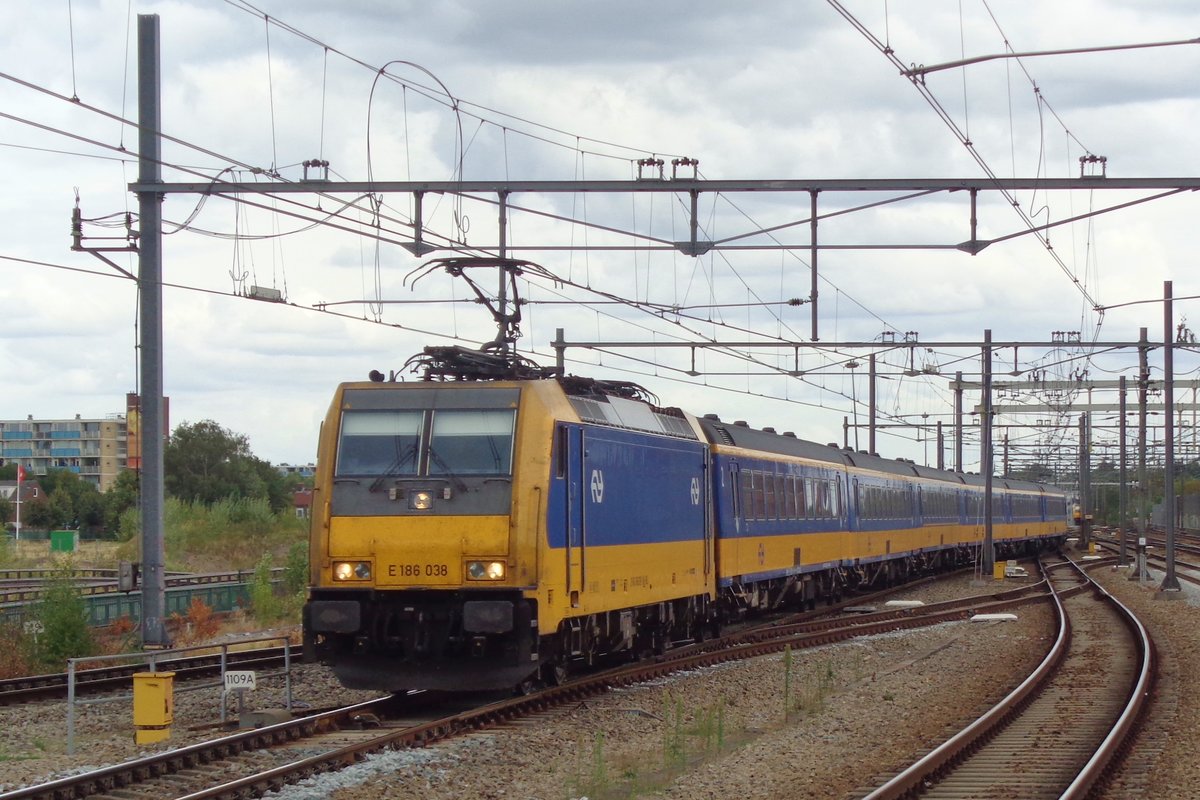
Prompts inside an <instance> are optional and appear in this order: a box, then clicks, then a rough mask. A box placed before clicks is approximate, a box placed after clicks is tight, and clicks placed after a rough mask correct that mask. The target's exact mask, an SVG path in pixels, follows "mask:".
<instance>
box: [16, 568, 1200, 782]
mask: <svg viewBox="0 0 1200 800" xmlns="http://www.w3.org/2000/svg"><path fill="white" fill-rule="evenodd" d="M1093 574H1094V576H1095V577H1096V578H1098V579H1099V580H1100V582H1101V583H1102V584H1103V585H1104V586H1105V587H1106V588H1107V589H1108V591H1110V592H1111V593H1112V594H1113V595H1114V596H1116V597H1117V598H1118V599H1119V600H1121V601H1122V602H1123V603H1125V604H1126V605H1127V606H1129V607H1130V608H1131V609H1133V610H1134V611H1135V613H1137V614H1138V615H1139V616H1140V617H1141V619H1142V620H1143V621H1144V622H1145V624H1146V625H1147V627H1148V628H1149V629H1150V631H1151V634H1152V635H1153V636H1154V637H1155V639H1156V641H1157V643H1158V650H1159V655H1160V658H1161V660H1162V664H1163V666H1162V679H1161V680H1160V683H1159V686H1158V689H1157V692H1156V696H1155V698H1154V700H1153V703H1152V706H1151V713H1152V715H1153V716H1152V718H1151V721H1150V723H1149V724H1148V725H1146V726H1145V727H1144V729H1143V731H1142V733H1141V735H1140V737H1139V740H1138V742H1137V744H1136V745H1135V747H1134V752H1133V755H1132V756H1131V757H1130V758H1129V759H1128V761H1127V762H1126V764H1125V766H1124V767H1123V768H1122V769H1121V770H1120V771H1119V773H1118V774H1117V776H1116V777H1115V779H1114V780H1113V782H1112V784H1111V785H1110V787H1109V788H1108V790H1107V794H1106V795H1105V796H1106V797H1108V798H1113V800H1115V799H1116V798H1137V797H1146V798H1153V797H1164V796H1165V797H1181V796H1187V793H1188V792H1191V791H1193V788H1194V787H1195V786H1196V785H1198V782H1200V764H1198V763H1197V762H1196V761H1195V759H1194V757H1193V754H1194V749H1195V746H1196V744H1197V743H1198V742H1200V708H1198V707H1197V706H1200V675H1193V674H1192V671H1191V670H1190V665H1191V664H1194V663H1196V659H1197V658H1198V657H1200V608H1197V603H1198V602H1200V601H1198V600H1197V597H1196V595H1195V594H1194V592H1193V591H1192V590H1189V589H1185V590H1184V591H1182V592H1179V593H1172V594H1171V595H1169V596H1170V597H1172V598H1173V599H1159V598H1161V597H1162V596H1163V594H1162V593H1161V592H1159V591H1158V587H1159V584H1160V583H1161V579H1162V575H1161V573H1160V572H1158V571H1154V572H1153V573H1152V578H1151V580H1150V581H1148V582H1131V581H1129V580H1127V575H1128V570H1125V569H1122V570H1114V569H1111V568H1109V567H1101V568H1097V569H1094V570H1093ZM1026 582H1032V579H1016V580H1013V579H1010V580H1006V581H1005V582H1004V583H1003V584H1002V588H1011V587H1012V586H1015V585H1020V584H1021V583H1026ZM996 589H997V585H996V584H995V583H993V582H990V581H988V582H979V581H973V580H971V579H970V578H967V577H958V578H953V579H947V580H943V581H941V582H939V583H937V584H935V585H934V586H932V587H926V588H920V589H914V590H911V591H910V592H908V593H906V594H905V595H904V597H906V598H914V599H921V600H924V601H925V602H927V603H933V602H939V601H942V600H949V599H953V598H958V597H964V596H969V595H976V594H983V593H991V592H993V591H995V590H996ZM1015 613H1016V614H1017V620H1015V621H1010V622H993V623H970V622H960V623H949V624H944V625H939V626H936V627H933V628H925V629H918V630H913V631H902V632H896V633H892V634H886V635H881V636H874V637H870V638H867V639H861V640H857V641H853V642H849V643H843V644H838V645H830V646H827V647H822V648H818V649H815V650H804V651H797V652H793V653H791V654H790V655H773V656H764V657H759V658H756V659H753V660H749V661H744V662H737V663H733V664H724V665H721V666H719V667H713V668H709V669H704V670H697V671H694V672H689V673H680V674H676V675H673V676H671V677H669V678H666V679H662V680H660V681H658V682H655V683H652V684H645V685H641V686H637V687H633V688H628V689H623V690H620V691H614V692H611V693H609V694H607V695H603V696H600V697H597V698H592V699H588V700H587V701H585V702H583V703H581V704H579V705H577V706H574V707H569V708H562V709H556V710H553V711H549V712H546V713H544V714H542V715H541V716H538V717H534V718H531V719H526V720H522V721H520V722H518V723H514V724H510V725H506V726H503V727H500V728H496V729H492V730H488V731H482V732H479V733H476V734H473V735H470V736H467V737H463V738H458V739H454V740H451V741H448V742H443V743H438V744H435V745H433V746H431V747H428V748H425V749H422V750H418V751H399V752H391V753H385V754H381V755H379V756H376V757H372V758H368V759H367V760H365V761H364V762H362V763H360V764H357V765H355V766H353V767H351V768H349V769H346V770H343V771H341V772H338V773H332V774H328V775H322V776H317V777H316V778H313V779H311V780H310V781H308V782H306V783H304V784H300V785H298V786H293V787H289V788H288V789H286V790H284V791H283V792H281V793H279V794H278V795H275V796H278V797H283V798H288V799H289V800H291V799H292V798H297V799H299V800H303V799H304V798H326V797H329V798H335V800H360V799H361V800H367V799H368V798H370V800H378V799H381V798H382V799H384V800H387V799H390V798H396V800H399V798H413V797H419V798H423V799H427V800H441V799H442V798H446V800H449V799H450V798H454V799H455V800H458V798H505V799H508V798H522V799H523V798H530V799H534V800H571V799H575V798H579V799H581V798H588V799H589V800H601V799H602V798H614V797H659V798H672V799H676V800H684V799H685V798H686V799H687V800H693V799H695V800H700V799H702V798H714V799H715V798H721V799H722V800H724V798H727V797H734V796H736V797H740V798H763V799H764V800H766V799H773V798H779V799H780V800H782V799H783V798H788V799H789V800H790V799H791V798H797V797H800V798H835V799H839V800H840V798H851V797H861V796H862V795H863V794H864V793H865V792H867V791H869V790H870V789H871V788H872V787H873V786H875V785H877V784H878V783H879V782H880V781H881V780H882V779H883V778H885V777H886V776H887V775H889V774H891V773H892V772H894V771H895V770H897V769H899V768H901V767H903V766H905V765H907V764H908V763H910V762H911V761H912V760H913V759H914V758H915V757H916V756H918V755H919V754H921V753H922V752H924V751H925V750H927V749H929V748H930V747H932V746H934V745H935V744H937V743H939V742H940V741H941V740H942V739H943V738H945V736H946V735H947V734H948V733H950V732H953V731H954V730H956V729H958V728H959V727H961V726H962V725H964V724H965V723H966V722H968V721H969V720H971V719H974V718H975V717H976V716H978V715H979V714H980V713H981V712H982V711H983V710H985V709H986V708H987V707H989V706H990V705H991V704H993V703H995V702H996V701H997V700H999V699H1000V698H1001V697H1002V696H1004V695H1005V694H1007V693H1008V691H1010V690H1011V688H1012V687H1013V686H1015V685H1016V683H1017V682H1018V681H1019V680H1021V679H1022V678H1023V677H1024V676H1025V675H1026V674H1027V673H1028V672H1029V670H1031V669H1032V668H1033V666H1034V665H1035V664H1036V663H1037V662H1038V661H1039V660H1040V659H1041V656H1042V653H1043V652H1044V651H1045V649H1046V647H1047V645H1048V641H1049V637H1050V636H1051V615H1050V612H1049V610H1047V609H1045V608H1042V607H1041V606H1025V607H1021V608H1018V609H1016V610H1015ZM211 691H212V692H217V691H218V690H216V689H213V690H211ZM293 694H294V697H295V699H296V700H297V702H300V703H307V704H310V705H313V706H316V705H320V706H322V707H326V706H331V705H334V704H336V703H341V702H352V701H354V700H360V699H367V698H368V697H370V696H372V695H371V694H370V693H365V692H350V691H347V690H343V689H340V688H338V687H337V685H336V682H335V681H334V680H333V679H332V677H331V675H330V674H329V673H328V672H327V671H326V670H324V669H323V668H320V667H316V666H301V667H298V668H296V672H295V675H294V689H293ZM214 696H215V695H212V694H210V693H209V692H193V693H187V694H181V695H177V696H176V701H175V703H176V705H175V717H176V723H175V729H174V735H173V737H172V740H171V741H170V742H169V743H167V744H166V745H161V746H154V747H137V746H135V745H134V744H133V742H132V731H131V725H130V708H129V705H128V702H127V701H121V702H112V703H106V704H98V705H91V706H87V707H86V708H84V709H83V710H82V711H81V713H80V714H79V718H78V722H77V737H78V739H77V742H78V743H77V751H76V752H77V755H75V756H71V757H67V756H65V727H64V726H65V707H64V704H63V703H61V702H58V703H39V704H37V705H36V706H25V707H22V708H4V709H0V725H3V726H4V730H5V732H6V736H5V737H4V738H3V739H0V787H2V788H16V787H19V786H23V785H27V784H29V783H31V782H37V781H42V780H47V779H49V778H51V777H54V776H58V775H62V774H65V773H66V772H67V771H79V770H82V769H86V768H88V767H89V766H94V765H100V764H107V763H114V762H116V761H120V760H125V759H128V758H133V757H136V756H138V755H142V754H145V753H147V752H150V751H152V750H157V749H164V748H165V747H169V746H179V745H180V744H185V743H190V742H193V741H199V740H200V739H202V738H205V737H208V736H211V735H212V734H213V731H212V730H196V731H188V730H187V728H188V727H189V726H198V725H201V724H204V723H211V722H213V721H214V720H215V718H216V712H217V710H218V709H219V706H216V705H215V703H214ZM247 696H248V697H252V702H253V704H254V706H255V707H258V708H262V707H269V706H276V705H281V699H282V695H281V691H280V690H279V689H270V688H268V689H267V690H266V691H264V690H262V689H260V690H259V691H258V692H256V693H253V694H251V693H247Z"/></svg>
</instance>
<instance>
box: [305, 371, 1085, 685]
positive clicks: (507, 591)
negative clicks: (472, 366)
mask: <svg viewBox="0 0 1200 800" xmlns="http://www.w3.org/2000/svg"><path fill="white" fill-rule="evenodd" d="M427 350H428V348H427ZM436 374H437V376H438V377H437V378H436V379H430V378H429V377H428V375H427V377H426V378H425V379H418V380H411V381H406V380H402V379H398V378H397V377H396V376H395V375H394V374H393V375H392V376H391V377H389V378H385V377H384V376H383V375H382V374H380V373H373V374H372V376H371V379H370V380H368V381H361V382H348V383H343V384H341V385H339V386H338V387H337V389H336V391H335V393H334V395H333V398H332V401H331V403H330V406H329V410H328V413H327V415H326V416H325V419H324V422H323V423H322V426H321V433H320V437H319V443H318V453H317V469H316V475H315V486H314V490H313V504H312V515H311V528H310V537H309V539H310V575H309V577H310V586H309V591H308V599H307V602H306V603H305V606H304V611H303V632H304V648H305V654H306V658H311V659H314V660H319V661H321V662H322V663H325V664H328V665H330V666H331V667H332V669H333V671H334V672H335V674H336V675H337V677H338V679H339V680H340V682H341V683H342V684H343V685H345V686H347V687H351V688H364V689H376V690H384V691H392V692H398V691H404V690H411V689H429V690H447V691H474V690H497V689H510V688H521V687H524V688H528V687H531V686H535V685H539V684H542V683H560V682H562V681H563V680H565V679H567V678H568V677H569V676H570V674H571V673H572V672H574V671H576V670H578V669H582V668H584V667H586V666H588V665H592V664H596V663H597V662H601V661H606V660H610V659H617V658H631V659H632V658H639V657H644V656H645V655H647V654H653V653H662V652H664V651H665V650H667V649H668V648H671V647H673V646H677V645H679V644H680V643H685V642H695V641H698V640H701V639H704V638H705V637H708V636H711V635H714V634H716V633H717V632H718V631H719V630H720V628H721V626H722V625H725V624H727V623H730V622H731V621H734V620H738V619H741V618H743V617H746V616H747V615H751V614H754V613H757V612H764V611H768V610H771V609H778V608H788V607H794V608H812V607H815V606H816V605H817V604H819V603H822V602H832V601H834V600H837V599H840V598H842V597H844V596H848V595H850V593H853V592H856V591H861V590H864V589H867V588H871V587H881V588H882V587H884V586H889V585H895V584H897V583H899V582H902V581H906V580H908V579H910V578H912V577H915V576H918V575H924V574H930V573H933V572H935V571H937V570H943V569H947V568H952V567H955V566H962V565H968V564H971V563H973V562H974V563H978V562H979V557H980V551H981V547H982V544H983V541H984V535H985V513H984V512H985V509H984V498H985V481H984V478H983V477H982V476H980V475H975V474H964V473H957V472H949V471H941V470H937V469H931V468H928V467H925V466H921V465H919V464H916V463H914V462H912V461H909V460H903V459H894V460H893V459H885V458H882V457H880V456H878V455H874V454H871V453H866V452H862V451H854V450H851V449H847V448H842V447H838V446H836V445H834V444H819V443H817V442H813V441H807V440H805V439H801V438H799V437H797V436H796V435H795V434H794V433H792V432H784V433H778V432H776V431H775V430H773V429H771V428H763V429H755V428H752V427H750V426H749V425H747V424H746V423H745V422H742V421H736V422H726V421H722V420H721V419H719V418H718V417H716V416H714V415H708V416H699V417H698V416H695V415H693V414H691V413H688V412H686V411H683V410H681V409H678V408H674V407H664V406H661V405H659V404H658V401H657V398H655V397H654V396H652V395H650V394H649V393H647V392H645V390H643V389H641V388H640V387H638V386H636V384H631V383H626V382H620V381H601V380H593V379H588V378H581V377H576V376H564V375H561V374H557V373H555V372H554V371H553V370H548V369H547V370H534V371H532V372H531V373H530V372H526V373H525V374H518V375H516V377H513V375H512V374H511V373H508V372H504V371H486V370H485V371H483V372H482V373H478V372H472V371H471V370H465V369H464V370H460V369H453V370H450V371H448V372H447V371H443V372H440V373H436ZM1069 522H1070V517H1069V511H1068V506H1067V497H1066V495H1065V494H1064V492H1063V491H1061V490H1060V489H1058V488H1056V487H1053V486H1048V485H1042V484H1037V483H1031V482H1023V481H1016V480H1008V479H1003V478H995V479H994V480H993V491H992V523H993V524H992V535H993V542H994V547H995V557H996V559H1001V558H1017V557H1020V556H1023V555H1028V554H1032V553H1035V552H1038V551H1042V550H1048V549H1054V548H1056V547H1058V546H1059V545H1061V544H1062V542H1063V540H1064V538H1065V536H1066V534H1067V529H1068V526H1069Z"/></svg>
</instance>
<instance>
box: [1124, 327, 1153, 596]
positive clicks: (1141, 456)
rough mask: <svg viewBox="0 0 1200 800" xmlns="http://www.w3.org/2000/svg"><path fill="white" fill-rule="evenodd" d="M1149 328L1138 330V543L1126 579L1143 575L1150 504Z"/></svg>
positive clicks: (1144, 575)
mask: <svg viewBox="0 0 1200 800" xmlns="http://www.w3.org/2000/svg"><path fill="white" fill-rule="evenodd" d="M1149 335H1150V334H1149V331H1148V330H1147V329H1146V328H1142V329H1141V330H1140V333H1139V336H1138V342H1139V344H1138V443H1137V457H1138V481H1137V487H1138V490H1137V507H1138V544H1137V557H1136V559H1135V560H1134V562H1133V569H1132V570H1130V571H1129V580H1131V581H1135V580H1141V579H1142V578H1144V577H1147V576H1146V573H1145V568H1146V526H1147V524H1148V522H1149V521H1148V520H1147V518H1146V517H1147V512H1148V510H1149V509H1148V506H1149V489H1148V487H1147V483H1146V482H1147V477H1146V393H1147V391H1148V389H1149V386H1150V346H1149Z"/></svg>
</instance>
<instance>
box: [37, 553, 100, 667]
mask: <svg viewBox="0 0 1200 800" xmlns="http://www.w3.org/2000/svg"><path fill="white" fill-rule="evenodd" d="M69 569H70V567H69V566H64V567H63V571H62V572H61V573H59V574H56V575H55V576H54V577H52V578H51V579H50V580H49V581H48V582H47V584H46V590H45V593H44V594H43V595H42V598H41V599H40V600H38V601H37V602H36V603H35V604H34V606H33V619H34V620H35V621H37V622H40V623H41V625H42V630H41V632H40V633H38V634H37V635H36V636H35V637H31V639H32V642H31V643H30V644H31V651H32V656H33V660H34V661H35V662H37V663H38V664H40V665H42V666H43V667H45V668H46V669H48V670H50V671H53V672H63V671H65V670H66V668H67V659H68V658H81V657H83V656H90V655H94V654H95V652H96V643H95V641H94V640H93V639H92V628H91V626H90V625H89V624H88V616H87V606H86V605H85V604H84V600H83V595H82V594H81V593H80V591H79V589H78V588H77V587H76V586H75V583H74V581H72V580H71V577H70V572H69Z"/></svg>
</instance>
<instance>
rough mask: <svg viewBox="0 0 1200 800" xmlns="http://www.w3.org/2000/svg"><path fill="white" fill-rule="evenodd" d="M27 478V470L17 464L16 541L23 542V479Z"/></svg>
mask: <svg viewBox="0 0 1200 800" xmlns="http://www.w3.org/2000/svg"><path fill="white" fill-rule="evenodd" d="M24 477H25V468H24V467H22V466H21V465H20V464H17V521H16V522H15V523H14V530H15V531H16V541H18V542H19V541H21V479H22V478H24Z"/></svg>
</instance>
